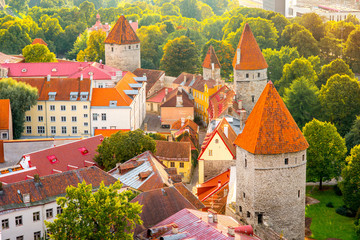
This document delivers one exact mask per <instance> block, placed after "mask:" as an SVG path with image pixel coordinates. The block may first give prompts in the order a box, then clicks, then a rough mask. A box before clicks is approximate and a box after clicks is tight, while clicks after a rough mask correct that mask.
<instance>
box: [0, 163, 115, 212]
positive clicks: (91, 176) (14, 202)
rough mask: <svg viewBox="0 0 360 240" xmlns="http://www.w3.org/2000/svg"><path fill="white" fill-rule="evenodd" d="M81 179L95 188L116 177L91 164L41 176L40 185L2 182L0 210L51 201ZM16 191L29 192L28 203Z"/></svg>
mask: <svg viewBox="0 0 360 240" xmlns="http://www.w3.org/2000/svg"><path fill="white" fill-rule="evenodd" d="M82 181H85V182H86V183H87V184H91V185H92V187H93V188H95V189H96V188H98V187H99V186H100V183H101V182H104V184H105V185H106V186H108V185H110V184H113V183H115V182H116V179H115V178H113V177H112V176H110V175H109V174H107V173H106V172H104V171H102V170H101V169H99V168H97V167H95V166H93V167H88V168H81V169H76V170H72V171H67V172H63V173H58V174H53V175H50V176H44V177H41V178H40V182H41V185H39V184H38V183H36V182H35V181H34V180H26V181H21V182H17V183H11V184H4V185H3V193H2V194H0V211H5V210H11V209H18V208H25V207H29V206H32V205H36V204H44V203H48V202H53V201H55V199H56V197H59V196H63V195H65V193H66V192H65V189H66V188H67V187H68V186H70V185H71V186H77V185H78V183H81V182H82ZM18 191H20V193H21V194H22V196H23V195H24V194H30V203H24V202H23V200H22V197H21V196H20V195H19V194H18Z"/></svg>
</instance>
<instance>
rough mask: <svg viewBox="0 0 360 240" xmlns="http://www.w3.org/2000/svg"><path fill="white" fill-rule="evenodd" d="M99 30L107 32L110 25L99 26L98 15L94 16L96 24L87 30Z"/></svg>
mask: <svg viewBox="0 0 360 240" xmlns="http://www.w3.org/2000/svg"><path fill="white" fill-rule="evenodd" d="M99 29H102V30H104V31H106V32H107V31H109V30H110V25H109V24H108V23H105V24H101V21H100V14H96V22H95V24H94V25H93V26H92V27H91V28H89V30H90V31H97V30H99Z"/></svg>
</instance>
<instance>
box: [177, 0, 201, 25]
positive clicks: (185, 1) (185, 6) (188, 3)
mask: <svg viewBox="0 0 360 240" xmlns="http://www.w3.org/2000/svg"><path fill="white" fill-rule="evenodd" d="M179 7H180V13H181V15H182V16H183V17H187V18H195V19H196V20H198V21H200V20H201V12H200V9H199V7H198V4H197V1H196V0H181V1H180V5H179Z"/></svg>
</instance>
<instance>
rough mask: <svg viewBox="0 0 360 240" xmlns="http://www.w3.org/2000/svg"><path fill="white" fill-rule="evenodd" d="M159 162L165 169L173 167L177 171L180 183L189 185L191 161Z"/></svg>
mask: <svg viewBox="0 0 360 240" xmlns="http://www.w3.org/2000/svg"><path fill="white" fill-rule="evenodd" d="M160 160H161V162H162V163H163V164H164V165H165V166H166V167H167V168H171V167H174V168H176V170H177V173H178V174H180V175H181V177H182V181H183V182H186V183H189V182H190V180H191V171H192V165H191V159H190V161H171V160H163V159H160Z"/></svg>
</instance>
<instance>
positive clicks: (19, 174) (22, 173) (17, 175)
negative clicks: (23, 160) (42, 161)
mask: <svg viewBox="0 0 360 240" xmlns="http://www.w3.org/2000/svg"><path fill="white" fill-rule="evenodd" d="M35 174H39V172H38V171H37V169H36V167H32V168H27V169H22V170H19V171H14V172H10V173H6V174H1V175H0V182H2V183H5V184H9V183H15V182H21V181H25V180H28V179H33V178H34V175H35Z"/></svg>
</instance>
